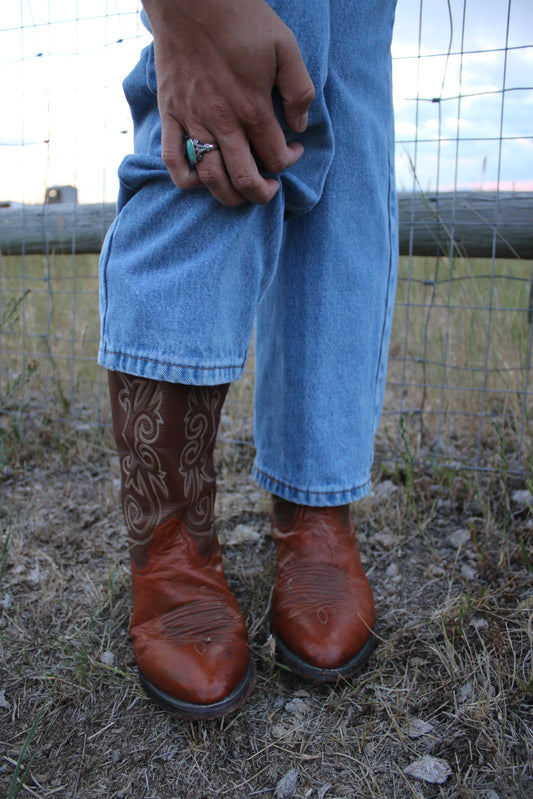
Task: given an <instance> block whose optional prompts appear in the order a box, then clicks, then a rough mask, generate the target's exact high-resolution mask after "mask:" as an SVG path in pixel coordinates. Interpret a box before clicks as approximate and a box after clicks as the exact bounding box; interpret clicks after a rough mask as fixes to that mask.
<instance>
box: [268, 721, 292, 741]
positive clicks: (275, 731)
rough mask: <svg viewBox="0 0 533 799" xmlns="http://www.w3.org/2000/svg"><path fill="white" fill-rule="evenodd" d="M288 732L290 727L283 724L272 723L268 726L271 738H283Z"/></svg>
mask: <svg viewBox="0 0 533 799" xmlns="http://www.w3.org/2000/svg"><path fill="white" fill-rule="evenodd" d="M289 732H290V728H289V727H286V726H285V724H273V725H272V727H271V728H270V734H271V736H272V737H273V738H285V736H286V735H288V734H289Z"/></svg>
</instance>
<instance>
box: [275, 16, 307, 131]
mask: <svg viewBox="0 0 533 799" xmlns="http://www.w3.org/2000/svg"><path fill="white" fill-rule="evenodd" d="M288 34H289V35H288V36H287V37H286V39H283V40H282V41H281V42H280V43H279V44H278V49H277V65H278V71H277V75H276V87H277V89H278V91H279V93H280V94H281V97H282V100H283V111H284V114H285V119H286V120H287V124H288V126H289V127H290V128H291V130H294V131H295V132H296V133H302V132H303V131H304V130H305V129H306V127H307V116H308V113H307V112H308V111H309V106H310V105H311V103H312V102H313V100H314V97H315V87H314V86H313V81H312V80H311V77H310V75H309V72H308V71H307V67H306V66H305V63H304V60H303V58H302V54H301V52H300V48H299V47H298V43H297V41H296V39H295V37H294V35H293V34H292V32H290V31H289V32H288Z"/></svg>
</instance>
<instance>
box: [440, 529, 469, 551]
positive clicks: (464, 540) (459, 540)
mask: <svg viewBox="0 0 533 799" xmlns="http://www.w3.org/2000/svg"><path fill="white" fill-rule="evenodd" d="M469 541H470V532H469V531H468V530H455V531H454V532H453V533H450V535H449V536H448V537H447V538H446V543H447V544H448V545H449V546H450V547H451V548H452V549H459V547H462V546H465V545H466V544H468V543H469Z"/></svg>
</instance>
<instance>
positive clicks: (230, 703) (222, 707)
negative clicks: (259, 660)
mask: <svg viewBox="0 0 533 799" xmlns="http://www.w3.org/2000/svg"><path fill="white" fill-rule="evenodd" d="M255 680H256V670H255V663H254V661H253V659H252V657H250V661H249V663H248V669H247V670H246V674H245V675H244V677H243V679H242V680H241V682H240V683H239V685H238V686H237V687H236V688H234V689H233V691H232V692H231V693H230V694H229V695H228V696H227V697H226V698H225V699H221V700H220V702H213V703H212V704H209V705H201V704H194V703H192V702H183V701H182V700H181V699H178V698H177V697H175V696H171V695H170V694H167V693H166V692H165V691H162V690H161V688H158V687H157V686H156V685H154V684H153V683H151V682H150V681H149V680H147V679H146V677H145V676H144V674H143V673H142V672H141V671H139V682H140V683H141V686H142V688H143V690H144V692H145V693H146V694H147V696H149V697H150V699H152V700H153V701H154V702H155V703H156V704H157V705H159V707H161V708H163V710H166V711H167V712H168V713H171V714H172V715H173V716H176V717H177V718H180V719H185V720H187V721H210V720H211V719H220V718H222V717H223V716H226V715H227V714H228V713H232V712H233V711H234V710H237V709H238V708H239V707H241V705H243V704H244V702H246V700H247V699H248V697H249V696H250V694H251V693H252V691H253V688H254V685H255Z"/></svg>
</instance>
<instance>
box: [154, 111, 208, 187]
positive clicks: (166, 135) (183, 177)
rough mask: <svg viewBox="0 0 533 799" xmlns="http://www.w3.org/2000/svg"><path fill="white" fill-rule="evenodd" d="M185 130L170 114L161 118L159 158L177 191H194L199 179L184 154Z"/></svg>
mask: <svg viewBox="0 0 533 799" xmlns="http://www.w3.org/2000/svg"><path fill="white" fill-rule="evenodd" d="M185 135H186V134H185V130H184V128H183V127H182V126H181V125H180V123H179V122H178V121H177V119H176V118H175V117H173V116H172V115H171V114H165V115H162V116H161V158H162V159H163V163H164V164H165V166H166V168H167V169H168V171H169V174H170V177H171V178H172V180H173V181H174V183H175V185H176V186H177V187H178V188H179V189H195V188H197V187H198V186H200V178H199V176H198V174H197V173H196V170H195V169H191V166H190V164H189V162H188V160H187V157H186V154H185Z"/></svg>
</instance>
